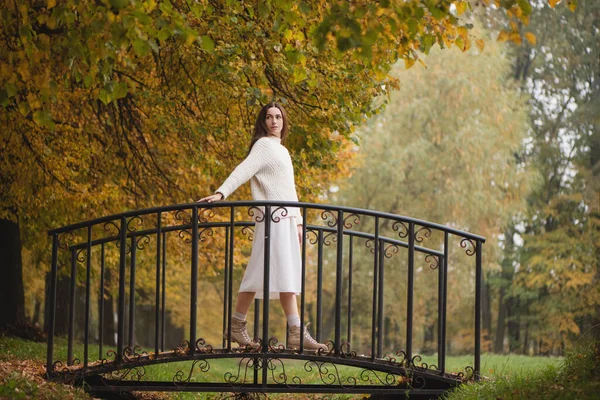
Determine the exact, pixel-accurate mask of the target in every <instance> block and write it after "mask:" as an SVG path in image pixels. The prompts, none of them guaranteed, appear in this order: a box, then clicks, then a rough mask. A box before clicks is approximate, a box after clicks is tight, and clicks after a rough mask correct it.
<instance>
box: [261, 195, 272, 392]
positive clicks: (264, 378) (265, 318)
mask: <svg viewBox="0 0 600 400" xmlns="http://www.w3.org/2000/svg"><path fill="white" fill-rule="evenodd" d="M264 223H265V243H264V251H265V253H264V259H265V263H264V266H265V268H264V278H263V279H264V281H263V332H262V334H263V335H262V336H263V339H262V353H263V368H262V385H263V386H266V385H267V382H268V376H269V375H268V372H269V368H267V354H268V352H269V292H270V283H271V282H270V276H271V273H270V272H271V271H270V269H271V268H270V267H271V206H270V205H267V206H265V216H264Z"/></svg>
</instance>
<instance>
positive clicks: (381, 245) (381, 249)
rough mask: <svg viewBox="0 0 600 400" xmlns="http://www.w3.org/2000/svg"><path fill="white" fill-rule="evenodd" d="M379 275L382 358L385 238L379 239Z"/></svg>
mask: <svg viewBox="0 0 600 400" xmlns="http://www.w3.org/2000/svg"><path fill="white" fill-rule="evenodd" d="M379 242H380V243H379V260H378V261H379V275H378V282H379V283H378V287H379V290H378V293H377V310H378V312H377V358H381V354H382V353H383V314H384V310H383V292H384V291H383V285H384V282H385V281H384V274H383V265H384V260H385V247H384V242H383V240H380V241H379Z"/></svg>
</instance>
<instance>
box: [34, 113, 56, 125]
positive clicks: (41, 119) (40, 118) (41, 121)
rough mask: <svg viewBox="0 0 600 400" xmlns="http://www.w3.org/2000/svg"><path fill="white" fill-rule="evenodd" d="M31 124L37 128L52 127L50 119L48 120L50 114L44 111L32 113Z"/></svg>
mask: <svg viewBox="0 0 600 400" xmlns="http://www.w3.org/2000/svg"><path fill="white" fill-rule="evenodd" d="M33 122H35V123H36V124H37V125H39V126H44V127H47V128H51V127H52V118H50V114H49V113H48V111H46V110H37V111H35V112H34V113H33Z"/></svg>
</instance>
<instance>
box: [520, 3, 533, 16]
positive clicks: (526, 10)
mask: <svg viewBox="0 0 600 400" xmlns="http://www.w3.org/2000/svg"><path fill="white" fill-rule="evenodd" d="M519 8H521V10H522V11H523V14H525V15H531V11H533V10H532V8H531V4H529V0H519Z"/></svg>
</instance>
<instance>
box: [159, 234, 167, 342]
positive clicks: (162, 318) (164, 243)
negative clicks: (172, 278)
mask: <svg viewBox="0 0 600 400" xmlns="http://www.w3.org/2000/svg"><path fill="white" fill-rule="evenodd" d="M162 235H163V237H162V239H163V240H162V246H163V251H162V253H163V258H162V282H161V283H162V290H161V293H162V298H161V302H162V304H161V310H160V312H161V315H160V329H161V333H160V348H161V350H162V351H164V350H165V332H166V327H165V318H166V313H167V311H166V309H167V308H166V307H167V233H166V232H163V234H162Z"/></svg>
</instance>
